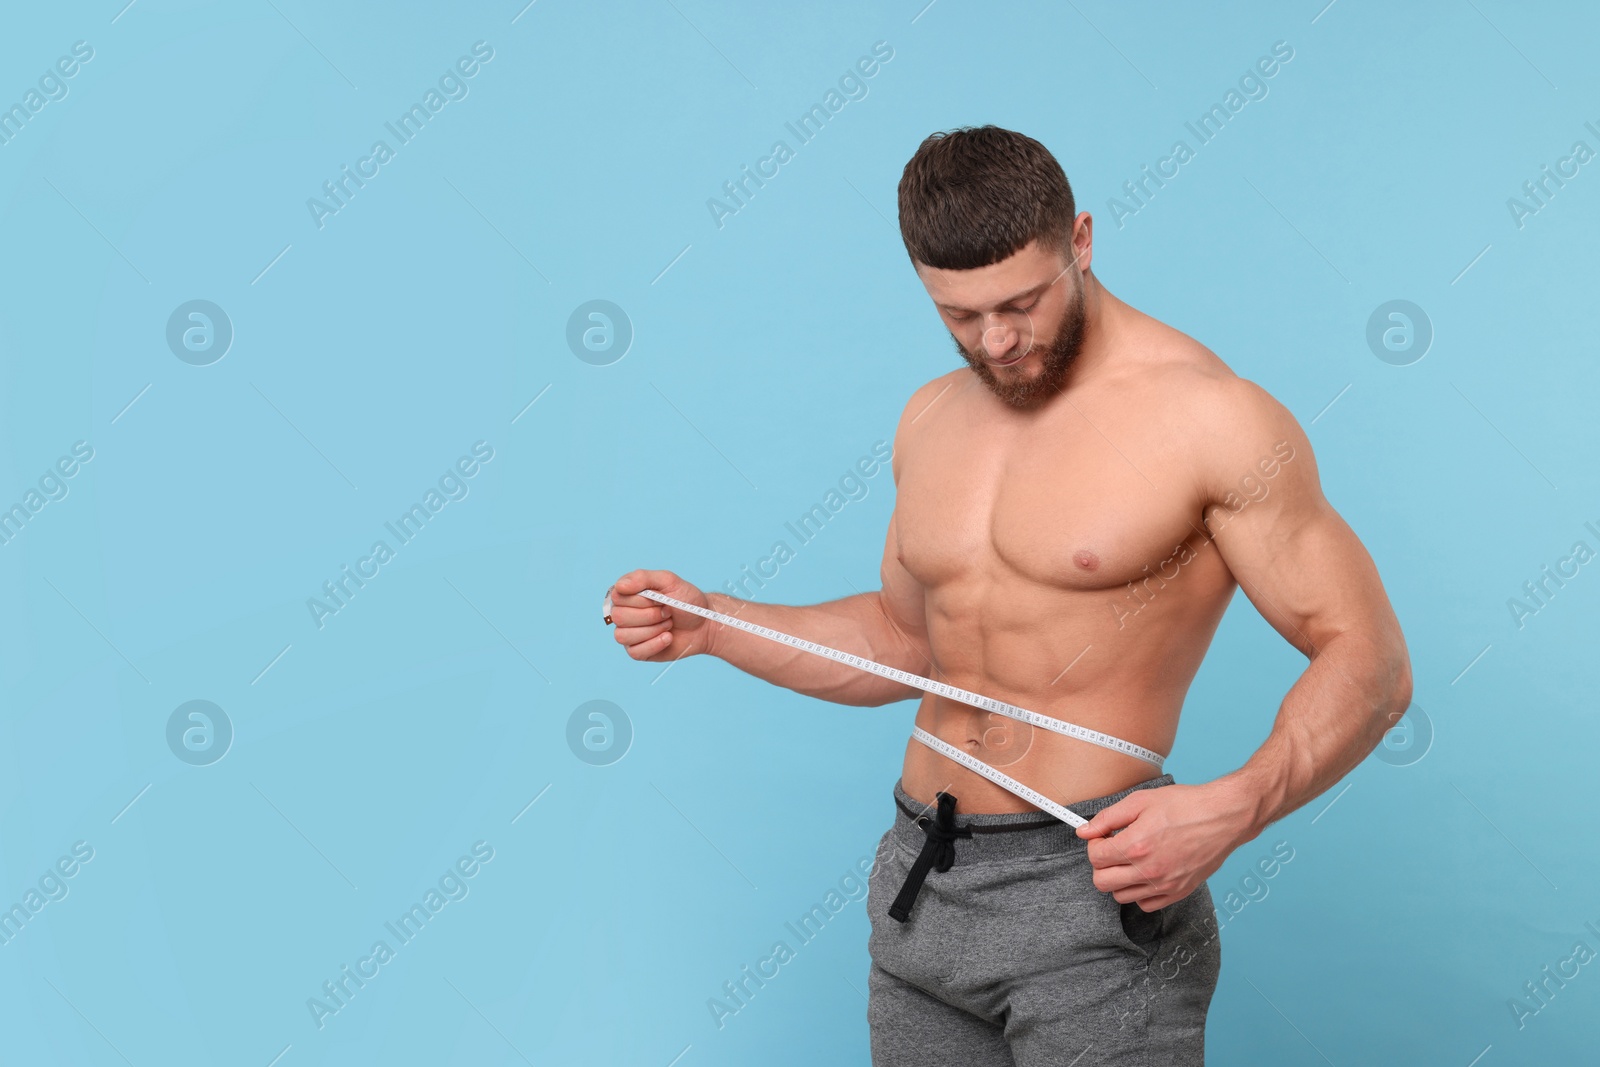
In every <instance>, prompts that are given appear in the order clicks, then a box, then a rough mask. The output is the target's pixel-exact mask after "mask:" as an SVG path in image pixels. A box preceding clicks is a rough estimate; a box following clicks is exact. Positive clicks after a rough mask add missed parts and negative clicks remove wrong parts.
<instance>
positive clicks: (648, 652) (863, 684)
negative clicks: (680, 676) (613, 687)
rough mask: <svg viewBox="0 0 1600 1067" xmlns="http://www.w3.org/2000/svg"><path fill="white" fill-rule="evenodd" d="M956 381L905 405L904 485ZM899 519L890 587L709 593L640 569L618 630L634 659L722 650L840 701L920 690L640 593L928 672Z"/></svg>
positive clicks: (625, 588) (626, 591)
mask: <svg viewBox="0 0 1600 1067" xmlns="http://www.w3.org/2000/svg"><path fill="white" fill-rule="evenodd" d="M945 377H946V378H948V377H949V376H948V375H947V376H945ZM949 384H950V383H949V382H948V381H946V380H945V379H944V378H936V379H934V380H933V381H931V382H929V383H927V384H926V385H924V386H922V387H921V388H920V389H918V390H917V391H916V392H915V393H913V394H912V396H911V398H910V400H909V401H908V402H907V403H906V406H905V409H904V410H903V411H902V412H901V415H900V422H899V425H897V426H896V427H895V438H894V451H893V452H892V453H891V454H890V461H889V462H890V470H891V471H892V477H893V479H894V482H895V484H896V485H898V484H899V482H900V463H901V455H902V446H903V444H904V438H905V436H906V435H907V433H908V432H909V431H910V427H911V424H912V423H914V422H916V415H919V414H921V413H922V412H924V411H925V410H927V408H928V407H929V406H930V404H931V402H932V400H934V399H937V398H938V397H939V396H942V395H943V393H944V391H945V390H946V389H948V388H949ZM913 413H915V414H913ZM895 521H896V520H895V515H894V514H893V513H891V514H890V516H889V528H888V530H887V531H886V533H885V536H884V546H883V562H882V564H881V565H880V567H879V578H880V584H881V588H879V589H876V590H874V591H872V592H870V593H859V594H857V595H855V596H848V597H844V598H843V599H840V600H830V601H827V602H825V603H822V604H810V605H806V606H803V607H795V606H789V605H785V604H762V603H758V602H756V601H752V600H741V599H739V598H737V597H732V596H727V595H725V594H723V593H702V592H701V591H700V590H698V589H696V588H695V587H694V586H691V585H689V584H688V583H687V582H685V581H684V580H683V579H682V578H680V577H678V576H677V575H676V574H673V573H672V572H671V571H633V572H630V573H629V574H626V575H623V576H622V577H621V578H619V579H618V580H617V584H616V586H615V587H614V589H615V593H616V600H615V602H616V605H617V607H616V609H615V612H614V613H615V615H616V625H617V630H616V637H617V640H618V642H620V643H621V644H623V645H625V646H627V648H628V655H630V656H632V657H633V658H634V659H639V660H645V661H648V662H652V663H660V662H668V661H671V660H674V659H677V658H680V657H682V656H691V655H696V654H701V653H703V654H706V655H712V656H716V657H718V658H720V659H724V660H727V661H728V662H729V663H731V664H733V665H734V666H735V667H738V668H739V669H740V670H742V671H744V672H746V673H747V674H753V675H755V676H756V677H757V678H761V679H763V680H765V681H768V682H771V683H772V684H773V685H781V686H783V687H784V688H785V689H793V690H794V691H795V692H797V693H803V694H805V695H806V696H813V697H818V698H819V699H822V700H829V701H832V702H834V703H836V704H850V705H856V706H864V707H876V706H878V705H880V704H889V703H893V702H894V701H897V700H910V699H914V698H916V697H918V696H920V695H921V691H920V690H918V689H914V688H912V687H911V686H907V685H901V684H900V683H898V682H894V681H891V680H889V679H888V678H881V677H879V676H877V675H875V674H868V673H867V672H865V671H860V670H857V669H856V668H854V667H849V666H846V665H845V664H842V663H835V662H834V661H832V660H829V659H824V658H823V657H821V656H817V655H813V654H812V653H810V652H802V651H801V650H799V649H797V648H792V647H790V646H789V645H785V644H782V643H781V642H778V641H772V640H769V639H768V638H765V637H760V636H758V635H756V634H752V633H746V632H745V631H743V630H739V629H736V628H734V627H732V626H725V625H723V624H721V623H717V622H713V621H711V620H708V619H704V618H701V617H700V616H697V615H693V614H691V613H689V612H680V611H677V610H675V609H672V608H666V607H663V606H661V605H660V604H657V603H656V602H655V601H653V600H647V599H645V598H644V597H641V596H638V595H636V594H637V591H638V590H640V589H656V590H658V591H660V592H662V593H664V594H666V595H667V596H670V597H674V598H676V599H679V600H684V601H687V602H689V603H694V604H701V605H703V606H705V607H708V608H710V609H711V610H712V611H717V612H721V613H722V614H724V615H731V616H733V617H734V618H737V619H741V620H743V621H745V622H752V623H755V624H756V625H758V626H765V627H767V628H769V629H773V630H777V631H779V632H781V633H786V634H790V635H792V636H794V637H799V638H803V639H804V640H807V641H813V642H815V643H817V644H819V645H827V646H828V647H829V648H837V649H839V650H840V651H842V652H850V653H853V654H855V655H857V656H862V657H865V658H867V659H871V660H875V661H876V662H878V663H882V664H883V665H885V666H887V667H895V668H898V669H899V670H903V671H908V672H910V673H912V674H919V675H923V676H924V677H927V676H930V675H931V674H932V672H933V659H932V653H931V651H930V648H929V642H928V629H927V613H926V603H925V601H924V593H923V588H922V585H921V583H920V582H918V581H917V580H916V578H914V577H913V576H912V575H911V573H910V572H909V571H907V570H906V568H905V564H903V563H902V562H901V561H900V542H899V535H898V532H897V529H896V525H895Z"/></svg>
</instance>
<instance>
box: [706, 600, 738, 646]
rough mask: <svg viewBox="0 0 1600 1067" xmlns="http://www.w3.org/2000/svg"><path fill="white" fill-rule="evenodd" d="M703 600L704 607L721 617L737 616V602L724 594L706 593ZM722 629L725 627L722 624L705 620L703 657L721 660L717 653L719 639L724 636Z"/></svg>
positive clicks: (712, 620)
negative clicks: (713, 657)
mask: <svg viewBox="0 0 1600 1067" xmlns="http://www.w3.org/2000/svg"><path fill="white" fill-rule="evenodd" d="M705 598H706V606H707V607H708V608H710V609H711V610H712V611H715V612H718V613H720V614H722V615H737V614H738V609H737V603H738V602H737V601H735V600H734V599H733V597H731V596H728V595H727V594H725V593H706V594H705ZM724 629H725V627H724V626H723V625H722V623H720V622H717V621H716V620H715V619H707V620H706V625H705V631H706V636H705V646H706V647H705V655H707V656H715V657H716V658H717V659H721V658H722V653H721V652H720V651H718V645H719V644H720V643H721V638H722V637H723V636H724V633H723V631H724Z"/></svg>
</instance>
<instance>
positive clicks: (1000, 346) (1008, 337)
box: [983, 315, 1017, 359]
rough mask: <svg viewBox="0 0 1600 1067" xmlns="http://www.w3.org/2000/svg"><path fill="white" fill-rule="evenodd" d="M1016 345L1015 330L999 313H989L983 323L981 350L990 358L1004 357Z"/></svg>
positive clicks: (1006, 356)
mask: <svg viewBox="0 0 1600 1067" xmlns="http://www.w3.org/2000/svg"><path fill="white" fill-rule="evenodd" d="M1016 346H1017V331H1016V330H1015V329H1013V328H1012V326H1011V323H1009V322H1007V321H1006V320H1005V319H1004V318H1002V317H1001V316H999V315H990V316H989V319H988V322H986V323H985V324H984V331H983V350H984V353H985V354H986V355H988V357H989V358H990V359H1006V358H1008V357H1009V356H1010V354H1011V350H1012V349H1013V348H1015V347H1016Z"/></svg>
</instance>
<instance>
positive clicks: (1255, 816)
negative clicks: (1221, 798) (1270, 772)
mask: <svg viewBox="0 0 1600 1067" xmlns="http://www.w3.org/2000/svg"><path fill="white" fill-rule="evenodd" d="M1214 784H1215V785H1216V786H1217V788H1218V789H1220V790H1221V791H1222V792H1223V794H1224V795H1225V796H1227V797H1228V798H1229V799H1230V803H1229V805H1228V807H1229V808H1230V809H1231V810H1233V811H1235V812H1236V813H1237V820H1238V833H1239V838H1238V840H1237V841H1236V842H1235V844H1234V847H1235V848H1237V847H1238V846H1239V845H1243V844H1245V843H1247V842H1249V841H1254V840H1255V839H1256V838H1257V837H1259V836H1261V833H1262V831H1264V830H1265V829H1266V828H1267V826H1268V825H1269V824H1271V823H1272V821H1273V820H1274V819H1276V818H1277V817H1278V816H1277V807H1276V803H1275V800H1274V798H1275V797H1276V795H1277V793H1276V791H1275V790H1273V789H1272V788H1270V787H1269V786H1268V784H1267V783H1264V782H1262V781H1261V780H1260V778H1259V777H1258V776H1257V775H1256V774H1254V773H1252V772H1251V771H1250V769H1249V768H1248V767H1242V768H1240V769H1239V770H1237V771H1234V772H1233V773H1232V774H1225V775H1223V776H1222V777H1221V778H1218V779H1217V780H1216V782H1215V783H1214Z"/></svg>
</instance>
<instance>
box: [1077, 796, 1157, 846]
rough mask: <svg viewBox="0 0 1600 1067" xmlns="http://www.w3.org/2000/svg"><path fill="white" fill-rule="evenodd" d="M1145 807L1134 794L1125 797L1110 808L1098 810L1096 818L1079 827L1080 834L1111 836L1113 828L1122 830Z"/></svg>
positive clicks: (1089, 836) (1084, 836)
mask: <svg viewBox="0 0 1600 1067" xmlns="http://www.w3.org/2000/svg"><path fill="white" fill-rule="evenodd" d="M1142 807H1143V805H1141V804H1140V803H1138V802H1137V801H1136V800H1135V799H1134V797H1133V796H1126V797H1123V798H1122V799H1121V800H1119V801H1117V802H1116V803H1115V804H1113V805H1111V806H1110V807H1109V808H1106V809H1104V810H1103V811H1100V812H1098V813H1097V814H1096V815H1095V816H1094V818H1092V819H1090V820H1089V821H1088V822H1087V823H1085V824H1084V825H1082V826H1080V827H1078V836H1079V837H1082V838H1093V837H1110V836H1111V832H1112V831H1113V830H1120V829H1122V828H1123V827H1125V826H1128V825H1131V824H1132V822H1133V820H1134V819H1137V818H1138V817H1139V811H1140V809H1141V808H1142Z"/></svg>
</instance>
